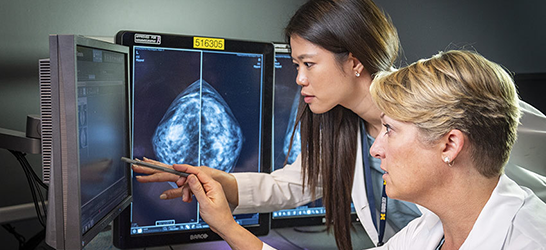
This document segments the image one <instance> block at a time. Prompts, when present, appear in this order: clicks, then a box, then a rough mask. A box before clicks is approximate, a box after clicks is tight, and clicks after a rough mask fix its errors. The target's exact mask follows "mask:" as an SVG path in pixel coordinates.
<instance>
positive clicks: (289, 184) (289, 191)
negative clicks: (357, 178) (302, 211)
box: [233, 156, 322, 214]
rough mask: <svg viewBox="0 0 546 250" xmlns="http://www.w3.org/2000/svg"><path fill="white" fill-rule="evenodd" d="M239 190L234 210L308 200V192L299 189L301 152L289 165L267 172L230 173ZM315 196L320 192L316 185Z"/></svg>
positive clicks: (262, 208) (275, 207)
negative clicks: (237, 203) (237, 201)
mask: <svg viewBox="0 0 546 250" xmlns="http://www.w3.org/2000/svg"><path fill="white" fill-rule="evenodd" d="M233 175H234V176H235V178H236V179H237V188H238V190H239V205H238V206H237V207H236V208H235V210H234V211H233V213H234V214H243V213H256V212H260V213H267V212H273V211H277V210H280V209H286V208H294V207H297V206H301V205H304V204H306V203H309V202H311V201H313V200H312V198H311V192H309V189H308V188H306V189H305V192H303V186H302V178H303V176H302V170H301V156H298V157H297V159H296V160H295V161H294V163H293V164H291V165H286V166H285V167H284V168H281V169H278V170H276V171H274V172H272V173H271V174H265V173H234V174H233ZM316 195H317V197H316V198H317V199H318V198H320V196H321V195H322V189H321V188H320V187H319V188H317V191H316Z"/></svg>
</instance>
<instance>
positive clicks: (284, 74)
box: [271, 53, 354, 228]
mask: <svg viewBox="0 0 546 250" xmlns="http://www.w3.org/2000/svg"><path fill="white" fill-rule="evenodd" d="M296 76H297V71H296V68H295V66H294V63H293V62H292V57H291V56H290V54H288V53H277V54H276V55H275V99H274V104H273V106H274V111H273V131H274V136H273V170H277V169H280V168H283V167H284V166H285V162H286V164H292V163H294V161H295V160H296V158H297V157H298V155H299V154H300V153H301V136H300V128H299V126H298V127H296V129H295V130H294V124H295V123H296V115H297V112H298V104H299V100H300V96H301V94H300V91H301V88H300V87H299V86H298V85H297V84H296ZM292 134H294V139H293V142H292V149H291V151H290V153H289V148H290V139H291V137H292ZM287 155H288V157H287ZM351 209H352V211H353V212H354V207H353V205H351ZM325 213H326V209H325V208H324V207H323V206H322V199H318V200H316V201H314V202H311V203H308V204H305V205H303V206H299V207H296V208H293V209H284V210H279V211H274V212H273V213H272V218H273V220H272V222H271V226H272V227H274V228H278V227H285V226H304V225H314V224H316V222H317V223H318V224H323V223H324V222H323V221H322V220H317V221H315V220H309V217H317V218H318V217H323V216H324V215H325ZM298 218H302V220H297V219H298ZM283 219H284V220H283Z"/></svg>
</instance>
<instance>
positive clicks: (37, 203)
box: [9, 150, 48, 228]
mask: <svg viewBox="0 0 546 250" xmlns="http://www.w3.org/2000/svg"><path fill="white" fill-rule="evenodd" d="M9 151H10V152H11V153H12V154H13V155H14V156H15V158H17V160H18V161H19V163H20V164H21V167H22V168H23V171H24V172H25V176H26V178H27V181H28V184H29V187H30V192H31V195H32V200H33V202H34V208H35V209H36V216H37V217H38V221H39V222H40V224H41V225H42V226H43V227H44V228H45V227H46V216H47V205H46V203H45V196H44V195H43V193H42V191H41V190H40V187H42V188H44V189H45V191H46V193H47V190H48V186H47V185H46V184H45V183H44V182H43V181H42V180H41V179H40V177H38V175H37V174H36V172H35V171H34V169H33V168H32V166H31V165H30V163H29V162H28V161H27V159H26V157H25V155H26V154H25V153H23V152H20V151H15V150H9Z"/></svg>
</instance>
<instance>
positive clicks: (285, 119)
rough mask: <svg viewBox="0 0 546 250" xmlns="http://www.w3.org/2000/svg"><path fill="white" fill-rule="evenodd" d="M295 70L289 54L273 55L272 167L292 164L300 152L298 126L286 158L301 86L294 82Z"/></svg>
mask: <svg viewBox="0 0 546 250" xmlns="http://www.w3.org/2000/svg"><path fill="white" fill-rule="evenodd" d="M296 75H297V71H296V68H295V67H294V63H292V58H291V57H290V55H289V54H277V55H276V56H275V101H274V104H273V105H274V114H273V119H274V123H273V124H274V126H273V127H274V130H273V131H274V134H275V136H274V138H273V142H274V143H273V163H274V165H273V168H274V169H279V168H282V167H283V166H284V162H285V161H286V160H287V162H286V163H287V164H292V163H293V162H294V161H295V160H296V157H298V155H299V154H300V152H301V137H300V132H299V127H298V128H297V129H296V131H295V134H294V142H293V144H292V150H291V151H290V156H289V157H288V159H286V155H287V154H288V149H289V147H290V138H291V137H292V133H293V131H294V124H295V123H296V114H297V112H298V103H299V100H300V90H301V88H300V87H299V86H298V85H297V84H296Z"/></svg>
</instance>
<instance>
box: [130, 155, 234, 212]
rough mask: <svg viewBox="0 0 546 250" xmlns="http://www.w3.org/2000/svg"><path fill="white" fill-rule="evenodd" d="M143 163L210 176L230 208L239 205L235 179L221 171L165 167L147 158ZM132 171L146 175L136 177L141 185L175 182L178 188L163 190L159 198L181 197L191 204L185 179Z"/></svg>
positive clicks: (135, 168) (139, 168) (135, 167)
mask: <svg viewBox="0 0 546 250" xmlns="http://www.w3.org/2000/svg"><path fill="white" fill-rule="evenodd" d="M143 161H145V162H149V163H153V164H158V165H160V166H163V167H167V168H172V169H176V170H178V171H182V172H188V173H200V172H203V173H205V174H206V175H208V176H211V177H212V178H213V179H214V180H215V181H218V182H219V183H220V184H221V185H222V188H223V190H224V192H225V195H226V198H227V200H228V202H229V203H230V204H231V205H232V206H237V205H238V203H239V194H238V188H237V180H236V179H235V177H234V176H233V175H231V174H229V173H226V172H224V171H221V170H217V169H213V168H209V167H205V166H201V167H194V166H191V165H187V164H175V165H173V166H171V165H167V164H165V163H161V162H158V161H155V160H151V159H148V158H143ZM133 171H135V172H137V173H141V174H146V175H138V176H136V179H137V181H138V182H141V183H148V182H176V184H177V186H178V188H173V189H168V190H165V191H164V192H163V193H162V194H161V195H160V196H159V198H161V199H163V200H166V199H175V198H179V197H182V200H183V201H185V202H191V201H192V196H193V193H192V192H191V189H190V188H189V187H188V185H187V184H186V178H185V177H180V176H178V175H175V174H170V173H166V172H162V171H159V170H155V169H151V168H147V167H143V166H138V165H133Z"/></svg>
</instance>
